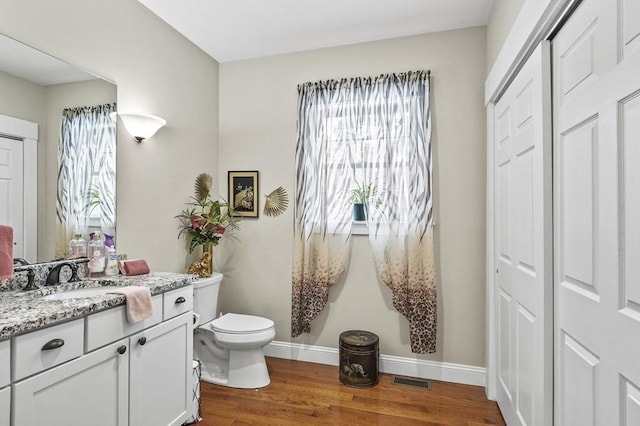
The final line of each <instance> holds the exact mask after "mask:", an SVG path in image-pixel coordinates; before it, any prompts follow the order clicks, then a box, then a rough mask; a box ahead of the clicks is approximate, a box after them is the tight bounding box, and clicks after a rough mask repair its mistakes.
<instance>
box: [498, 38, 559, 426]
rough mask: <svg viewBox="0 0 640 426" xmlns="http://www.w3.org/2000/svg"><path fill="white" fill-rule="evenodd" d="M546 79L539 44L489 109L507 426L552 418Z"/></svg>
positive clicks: (546, 56) (545, 51) (546, 62)
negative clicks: (493, 128)
mask: <svg viewBox="0 0 640 426" xmlns="http://www.w3.org/2000/svg"><path fill="white" fill-rule="evenodd" d="M550 74H551V69H550V50H549V44H548V42H542V43H541V44H540V45H539V46H538V47H537V49H536V50H535V51H534V52H533V54H532V55H531V57H530V58H529V59H528V60H527V62H526V63H525V65H524V67H523V68H522V69H521V71H520V72H519V73H518V74H517V75H516V77H515V79H514V80H513V82H512V83H511V84H510V85H509V87H508V88H507V90H506V91H505V93H504V95H502V97H501V98H500V100H499V101H498V102H497V103H496V105H495V109H494V113H495V118H494V123H495V130H494V133H495V138H494V140H495V142H494V143H495V148H494V150H495V165H496V166H495V170H494V173H495V177H494V181H495V200H496V203H495V207H494V209H495V220H496V222H495V237H494V239H495V248H496V252H495V259H496V263H495V268H496V270H495V282H496V286H497V287H496V300H495V303H494V306H495V307H496V310H497V313H496V318H497V333H496V335H497V341H498V360H497V363H498V365H497V369H496V370H497V371H496V374H497V380H496V382H497V388H498V389H497V401H498V405H499V406H500V410H501V411H502V415H503V416H504V418H505V420H506V422H507V424H509V425H548V424H551V421H552V409H551V406H552V404H551V403H552V389H553V379H552V372H553V365H552V363H553V351H552V344H553V337H552V331H553V326H552V324H553V322H552V321H553V315H552V314H553V313H552V306H553V301H552V294H553V285H552V271H551V260H552V256H551V244H552V230H551V223H552V212H551V189H552V186H551V167H550V166H551V120H550V118H551V108H550V107H551V92H550V85H549V83H550Z"/></svg>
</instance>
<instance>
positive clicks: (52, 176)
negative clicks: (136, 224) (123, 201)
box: [0, 34, 117, 263]
mask: <svg viewBox="0 0 640 426" xmlns="http://www.w3.org/2000/svg"><path fill="white" fill-rule="evenodd" d="M116 98H117V88H116V86H115V84H113V83H112V82H109V81H106V80H105V79H102V78H100V77H97V76H95V75H92V74H89V73H87V72H85V71H82V70H80V69H78V68H77V67H75V66H72V65H70V64H68V63H66V62H63V61H61V60H58V59H56V58H54V57H52V56H50V55H48V54H46V53H44V52H41V51H39V50H37V49H34V48H32V47H30V46H27V45H25V44H23V43H21V42H19V41H17V40H14V39H12V38H10V37H7V36H5V35H3V34H0V116H4V117H11V118H15V119H18V120H26V121H28V122H33V123H37V143H35V144H34V145H35V146H36V147H37V153H31V152H24V153H22V152H21V153H20V155H21V156H22V155H23V154H24V155H25V158H24V159H22V163H24V164H26V166H27V168H28V167H31V165H32V163H33V162H34V161H35V162H36V164H37V166H36V170H37V179H36V180H35V182H30V179H29V178H28V177H27V178H25V179H22V176H21V172H20V173H18V172H16V169H15V168H14V169H11V171H7V170H4V171H3V164H4V165H5V166H6V164H5V163H7V161H4V162H3V159H4V160H7V159H8V158H11V157H12V156H13V154H11V149H12V147H13V148H15V147H16V146H21V144H20V141H19V140H16V138H13V137H12V136H11V135H10V134H2V133H3V132H2V131H0V223H8V224H10V225H12V226H14V225H15V226H14V234H15V235H14V240H16V244H14V247H16V249H19V250H16V251H14V257H21V256H20V254H22V253H27V254H26V255H24V257H25V259H26V260H27V261H29V262H31V263H35V262H46V261H50V260H53V259H56V258H60V257H64V256H65V254H66V250H65V247H66V246H67V244H68V241H69V240H68V238H70V237H69V235H65V234H64V233H65V232H68V227H69V225H68V224H67V225H66V226H61V225H60V223H61V221H60V220H59V219H58V217H59V215H60V206H59V205H58V204H59V203H58V202H57V200H58V188H59V185H58V180H59V174H64V175H65V177H64V179H66V182H70V183H72V184H73V183H78V182H82V185H80V186H78V185H76V187H82V188H84V187H85V186H87V188H88V189H84V190H82V196H81V198H82V199H81V200H80V199H76V200H75V204H79V203H81V204H82V209H76V210H82V214H80V213H78V212H77V211H75V210H74V213H72V214H69V217H71V216H72V215H73V217H74V218H75V219H73V220H75V222H76V223H77V225H76V227H77V228H78V229H79V230H80V231H81V232H82V233H83V237H84V238H85V239H88V237H89V236H88V234H89V233H90V232H93V231H96V230H101V231H102V232H103V233H107V234H112V235H113V236H115V225H116V223H115V170H116V169H115V133H116V132H115V124H114V123H113V122H110V123H109V124H108V125H107V124H105V122H101V121H99V119H97V121H91V122H90V124H86V123H87V121H88V118H87V117H91V116H92V114H93V113H94V112H95V111H100V112H102V109H105V108H106V109H107V111H104V112H106V113H107V116H108V112H110V111H109V110H108V109H109V108H115V104H116V101H117V99H116ZM76 112H78V113H84V112H87V114H85V115H82V116H80V118H79V119H76V120H75V121H72V123H73V125H72V126H70V125H69V122H70V121H69V120H70V119H69V117H70V116H71V115H72V114H74V113H76ZM74 117H75V116H74ZM5 121H6V120H5ZM63 121H64V122H65V123H63ZM78 122H80V123H81V124H80V125H78V124H77V123H78ZM1 124H2V122H1V121H0V125H1ZM5 124H6V123H5ZM77 126H80V127H77ZM107 128H108V130H105V129H107ZM87 129H89V130H87ZM0 130H2V129H0ZM106 131H108V132H113V139H111V140H112V142H111V143H110V144H108V146H109V147H110V148H104V147H102V145H104V143H103V142H98V144H102V145H100V146H101V148H100V149H101V151H100V156H102V155H104V158H109V160H108V161H107V160H104V159H102V160H97V155H96V151H95V150H94V148H93V147H94V146H95V144H96V142H95V141H96V140H99V141H102V140H103V139H101V138H102V137H103V134H104V133H105V132H106ZM87 132H89V133H91V135H90V136H87V135H86V133H87ZM65 138H66V139H65ZM80 139H82V140H86V141H88V142H83V144H88V145H87V146H88V147H87V148H86V149H78V150H73V151H71V152H72V153H71V154H66V152H69V151H64V150H63V154H62V156H63V157H65V160H63V164H67V166H63V167H59V158H58V157H59V155H60V154H59V149H60V145H61V144H62V145H63V146H65V147H66V146H67V145H66V142H63V141H65V140H73V141H76V140H80ZM74 143H75V142H74ZM71 145H73V144H71ZM83 146H84V145H83ZM105 146H107V145H105ZM20 149H22V148H20ZM74 149H75V148H74ZM107 151H109V152H107ZM105 152H107V153H105ZM13 157H15V156H13ZM33 157H35V160H34V159H32V158H33ZM16 158H17V157H16ZM101 158H102V157H101ZM65 161H66V162H65ZM105 161H107V162H105ZM68 164H89V166H88V168H87V167H75V166H74V167H69V166H68ZM5 169H6V167H5ZM18 175H20V176H18ZM8 176H9V177H8ZM11 179H15V180H14V181H13V182H14V183H13V184H12V183H11ZM16 182H17V183H16ZM87 182H88V183H87ZM15 185H19V187H20V188H21V195H19V196H17V195H15V194H16V193H17V191H16V190H15ZM111 185H112V187H111ZM12 186H13V187H14V189H13V196H12V195H11V191H12V190H11V187H12ZM34 191H35V192H36V195H35V196H33V192H34ZM76 191H77V189H76ZM62 193H63V194H62V197H63V198H65V197H67V198H69V197H70V195H69V194H68V193H67V192H66V190H64V191H62ZM105 194H106V195H105ZM29 196H32V197H33V198H34V199H36V200H37V208H36V210H37V214H36V215H35V217H36V220H35V222H36V223H33V220H27V219H25V218H27V217H28V216H29V215H28V212H27V214H25V212H24V211H22V212H20V210H19V209H17V208H15V207H16V206H17V205H18V204H20V203H19V202H18V201H20V202H22V199H23V198H25V199H26V198H28V197H29ZM76 198H78V197H76ZM105 199H106V200H105ZM12 210H13V211H12ZM27 210H28V207H27ZM105 210H112V211H111V212H109V213H108V214H105ZM16 211H18V213H16ZM65 214H66V213H65ZM80 216H82V217H80ZM67 222H69V221H67ZM16 227H17V228H20V227H22V229H23V231H22V232H21V231H20V230H18V232H16ZM34 227H36V228H35V229H37V241H35V242H34V241H22V240H21V238H22V237H23V235H25V233H24V229H34ZM25 239H27V238H25ZM65 239H66V242H65V241H64V240H65ZM57 241H58V242H57ZM25 247H26V248H29V249H26V250H25ZM16 253H18V255H15V254H16Z"/></svg>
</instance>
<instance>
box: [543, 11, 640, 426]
mask: <svg viewBox="0 0 640 426" xmlns="http://www.w3.org/2000/svg"><path fill="white" fill-rule="evenodd" d="M552 48H553V88H554V154H553V155H554V239H555V242H554V244H555V249H554V268H555V269H554V275H555V279H554V281H555V303H556V324H555V333H554V338H555V369H556V372H555V375H554V380H555V389H554V398H555V407H556V408H555V423H556V424H558V425H583V426H587V425H596V424H597V425H638V424H640V2H639V1H637V0H631V1H629V0H619V1H601V0H600V1H591V0H585V1H584V2H583V3H582V4H581V5H580V6H579V7H578V9H577V10H576V11H575V12H574V14H573V15H572V16H571V18H570V19H569V20H568V21H567V22H566V23H565V25H564V26H563V27H562V29H561V30H560V31H559V33H558V34H557V36H556V37H555V38H554V40H553V46H552Z"/></svg>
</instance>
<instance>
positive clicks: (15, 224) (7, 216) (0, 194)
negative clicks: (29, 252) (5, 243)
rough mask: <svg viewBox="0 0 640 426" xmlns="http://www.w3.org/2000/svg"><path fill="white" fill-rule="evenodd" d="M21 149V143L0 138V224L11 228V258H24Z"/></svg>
mask: <svg viewBox="0 0 640 426" xmlns="http://www.w3.org/2000/svg"><path fill="white" fill-rule="evenodd" d="M22 147H23V144H22V141H17V140H13V139H9V138H4V137H1V136H0V224H3V225H9V226H11V227H12V228H13V231H14V232H13V241H14V245H13V257H25V254H24V244H23V243H24V242H23V232H22V230H23V228H24V211H23V208H24V202H23V199H22V197H23V194H24V185H23V152H22ZM33 260H35V259H33Z"/></svg>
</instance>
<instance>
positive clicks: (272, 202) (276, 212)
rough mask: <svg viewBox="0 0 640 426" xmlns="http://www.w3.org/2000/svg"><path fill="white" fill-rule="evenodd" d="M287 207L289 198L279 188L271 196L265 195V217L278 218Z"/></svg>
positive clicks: (282, 189) (281, 188)
mask: <svg viewBox="0 0 640 426" xmlns="http://www.w3.org/2000/svg"><path fill="white" fill-rule="evenodd" d="M288 205H289V197H288V195H287V191H285V190H284V188H283V187H281V186H279V187H278V188H276V189H275V190H274V191H273V192H272V193H271V194H269V195H267V201H266V202H265V203H264V214H266V215H267V216H280V215H281V214H282V213H284V212H285V210H287V206H288Z"/></svg>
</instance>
